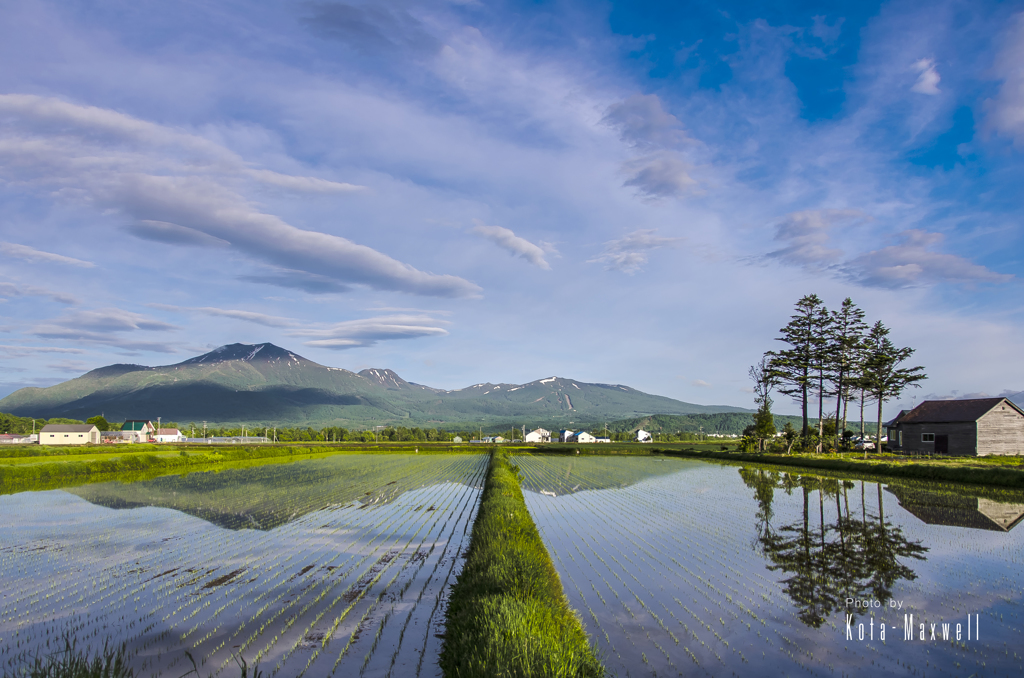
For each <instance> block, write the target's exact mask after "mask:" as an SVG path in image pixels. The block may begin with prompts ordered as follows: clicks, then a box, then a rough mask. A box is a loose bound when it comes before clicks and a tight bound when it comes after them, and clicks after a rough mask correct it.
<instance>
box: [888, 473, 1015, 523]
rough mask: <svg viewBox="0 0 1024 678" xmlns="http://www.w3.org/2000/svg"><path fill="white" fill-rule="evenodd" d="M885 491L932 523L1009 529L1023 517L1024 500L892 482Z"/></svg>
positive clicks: (908, 509) (903, 505) (923, 519)
mask: <svg viewBox="0 0 1024 678" xmlns="http://www.w3.org/2000/svg"><path fill="white" fill-rule="evenodd" d="M885 491H886V492H889V493H891V494H893V495H894V496H895V497H896V498H897V499H899V502H900V506H902V507H903V508H905V509H906V510H907V511H910V512H911V513H913V514H914V515H915V516H917V518H919V519H920V520H921V521H923V522H925V523H928V524H929V525H955V526H957V527H969V528H971V529H975V530H991V531H993V532H1009V531H1010V530H1012V529H1013V528H1014V527H1016V526H1017V525H1019V524H1020V523H1021V521H1024V504H1010V503H1004V502H998V501H993V500H991V499H986V498H984V497H974V496H970V495H967V494H959V493H951V492H928V491H926V490H918V489H913V488H907V487H900V486H894V485H889V486H888V487H886V488H885Z"/></svg>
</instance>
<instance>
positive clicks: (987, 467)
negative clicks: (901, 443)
mask: <svg viewBox="0 0 1024 678" xmlns="http://www.w3.org/2000/svg"><path fill="white" fill-rule="evenodd" d="M659 452H660V453H661V454H664V455H666V456H675V457H691V458H695V459H716V460H720V461H726V462H752V463H757V464H768V465H771V466H796V467H800V468H811V469H820V470H829V471H843V472H846V473H855V474H862V475H867V476H889V477H894V478H910V479H914V480H931V481H937V482H946V483H965V484H969V485H996V486H999V487H1012V488H1018V489H1022V488H1024V468H1022V467H1021V466H1022V465H1021V464H1019V462H1018V459H1019V458H1017V457H1014V458H1013V460H1012V462H1003V460H999V461H1000V462H1003V463H998V462H987V461H983V460H976V459H973V458H968V459H964V460H959V459H949V460H935V459H932V460H927V461H924V460H920V461H919V460H916V459H915V460H893V461H888V460H880V459H868V460H863V459H854V458H850V457H845V458H843V457H829V456H820V457H811V456H805V455H781V454H757V453H749V452H711V451H696V450H672V451H670V450H660V451H659ZM1011 464H1012V465H1011ZM1014 466H1016V467H1017V468H1014Z"/></svg>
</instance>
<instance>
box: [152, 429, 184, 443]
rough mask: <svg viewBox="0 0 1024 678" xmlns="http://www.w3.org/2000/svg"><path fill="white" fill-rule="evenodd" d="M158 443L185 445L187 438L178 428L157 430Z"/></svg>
mask: <svg viewBox="0 0 1024 678" xmlns="http://www.w3.org/2000/svg"><path fill="white" fill-rule="evenodd" d="M156 441H157V442H158V443H183V442H185V436H183V435H182V434H181V431H179V430H178V429H176V428H161V429H157V432H156Z"/></svg>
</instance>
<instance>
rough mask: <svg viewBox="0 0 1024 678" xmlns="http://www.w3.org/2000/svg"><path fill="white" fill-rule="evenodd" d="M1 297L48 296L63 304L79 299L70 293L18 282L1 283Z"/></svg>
mask: <svg viewBox="0 0 1024 678" xmlns="http://www.w3.org/2000/svg"><path fill="white" fill-rule="evenodd" d="M0 297H8V298H9V297H48V298H50V299H53V300H54V301H57V302H60V303H62V304H71V305H74V304H77V303H78V299H76V298H75V297H73V296H71V295H70V294H64V293H63V292H54V291H52V290H48V289H45V288H43V287H35V286H34V285H19V284H16V283H0Z"/></svg>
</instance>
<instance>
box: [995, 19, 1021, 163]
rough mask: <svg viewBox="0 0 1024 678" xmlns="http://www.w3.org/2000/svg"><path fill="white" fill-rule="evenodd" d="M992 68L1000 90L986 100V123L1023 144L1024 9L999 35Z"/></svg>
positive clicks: (1016, 142) (1017, 142) (1018, 143)
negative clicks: (999, 45) (999, 40)
mask: <svg viewBox="0 0 1024 678" xmlns="http://www.w3.org/2000/svg"><path fill="white" fill-rule="evenodd" d="M992 70H993V73H994V75H995V76H996V78H998V79H1000V80H1002V84H1001V85H1000V86H999V93H998V94H997V95H996V96H995V97H994V98H992V99H989V100H987V101H986V102H985V109H986V111H987V112H988V124H989V125H990V126H991V127H992V128H994V129H995V130H996V131H997V132H999V133H1000V134H1003V135H1005V136H1007V137H1010V138H1011V139H1013V140H1014V143H1015V144H1016V145H1017V146H1018V147H1022V146H1024V12H1020V13H1018V14H1016V15H1014V16H1013V18H1012V19H1011V20H1010V22H1009V27H1008V28H1007V29H1006V33H1005V34H1004V35H1003V36H1002V48H1001V49H1000V50H999V52H998V54H997V55H996V58H995V63H994V64H993V66H992Z"/></svg>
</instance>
